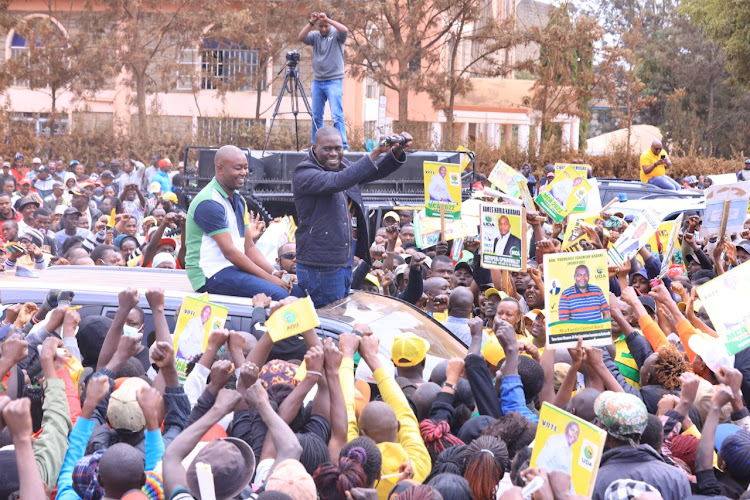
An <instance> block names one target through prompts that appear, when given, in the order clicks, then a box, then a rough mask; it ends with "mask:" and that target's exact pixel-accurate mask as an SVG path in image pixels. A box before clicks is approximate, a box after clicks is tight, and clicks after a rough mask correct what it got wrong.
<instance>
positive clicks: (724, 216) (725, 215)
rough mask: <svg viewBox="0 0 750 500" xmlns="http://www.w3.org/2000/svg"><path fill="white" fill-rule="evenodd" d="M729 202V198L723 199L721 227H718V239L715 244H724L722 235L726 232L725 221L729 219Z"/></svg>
mask: <svg viewBox="0 0 750 500" xmlns="http://www.w3.org/2000/svg"><path fill="white" fill-rule="evenodd" d="M729 204H730V200H724V209H723V211H722V212H721V227H720V228H719V240H718V242H717V245H723V244H724V235H725V233H726V232H727V222H728V221H729Z"/></svg>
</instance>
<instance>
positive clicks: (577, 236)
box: [562, 213, 604, 252]
mask: <svg viewBox="0 0 750 500" xmlns="http://www.w3.org/2000/svg"><path fill="white" fill-rule="evenodd" d="M584 227H589V228H592V229H596V228H597V227H604V218H603V217H602V216H601V215H599V214H598V213H594V214H592V213H587V214H571V215H570V216H568V226H567V227H566V228H565V235H564V236H563V242H562V251H563V252H580V251H582V250H584V248H583V245H582V242H583V241H584V240H585V241H589V237H588V236H587V235H586V232H585V231H584V230H583V229H584Z"/></svg>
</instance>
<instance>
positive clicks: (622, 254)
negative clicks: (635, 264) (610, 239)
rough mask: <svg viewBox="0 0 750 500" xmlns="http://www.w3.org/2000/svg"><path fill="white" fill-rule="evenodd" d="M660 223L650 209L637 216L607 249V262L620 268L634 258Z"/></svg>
mask: <svg viewBox="0 0 750 500" xmlns="http://www.w3.org/2000/svg"><path fill="white" fill-rule="evenodd" d="M660 222H661V220H660V219H659V216H658V215H656V212H654V211H653V210H651V209H646V210H644V211H643V212H641V213H640V214H638V216H637V217H636V218H635V220H634V221H633V223H632V224H630V225H629V226H628V228H627V229H626V230H625V232H624V233H622V236H620V237H619V238H617V241H615V244H614V245H612V248H610V249H609V260H610V261H611V262H612V264H614V265H615V266H621V265H622V264H623V262H625V261H626V260H628V259H632V258H633V257H635V254H637V253H638V250H640V249H641V248H642V247H643V246H645V245H646V243H647V242H648V240H649V238H650V237H651V236H652V235H653V234H654V233H655V232H656V231H657V230H658V229H659V223H660ZM652 251H653V249H652Z"/></svg>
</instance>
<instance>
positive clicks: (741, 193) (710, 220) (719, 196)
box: [700, 181, 750, 238]
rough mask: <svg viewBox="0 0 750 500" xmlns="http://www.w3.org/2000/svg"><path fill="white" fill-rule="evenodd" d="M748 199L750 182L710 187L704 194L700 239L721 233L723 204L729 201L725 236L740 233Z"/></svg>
mask: <svg viewBox="0 0 750 500" xmlns="http://www.w3.org/2000/svg"><path fill="white" fill-rule="evenodd" d="M749 198H750V181H745V182H737V183H735V184H728V185H727V184H725V185H722V186H711V187H710V188H708V193H707V194H706V210H705V211H704V212H703V224H702V225H701V229H700V236H701V238H710V237H712V236H718V235H719V232H720V231H721V219H722V216H723V214H724V202H725V201H727V200H729V214H728V217H727V228H726V231H725V234H726V235H727V236H730V235H732V234H739V233H741V232H742V229H743V225H744V223H745V217H746V214H747V207H748V199H749Z"/></svg>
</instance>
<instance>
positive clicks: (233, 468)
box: [110, 391, 255, 498]
mask: <svg viewBox="0 0 750 500" xmlns="http://www.w3.org/2000/svg"><path fill="white" fill-rule="evenodd" d="M115 392H116V391H115ZM112 395H114V393H112ZM110 404H111V403H110ZM199 463H202V464H208V465H210V466H211V473H212V474H213V477H214V491H215V493H216V498H234V497H236V496H237V495H239V494H240V492H241V491H242V490H244V489H245V487H246V486H247V485H248V484H249V483H250V480H251V479H252V477H253V473H254V472H255V454H254V453H253V449H252V448H250V445H249V444H247V443H246V442H245V441H243V440H242V439H237V438H231V437H228V438H224V439H215V440H214V441H211V442H210V443H208V444H207V445H206V446H205V447H204V448H203V449H202V450H201V451H200V452H198V454H197V455H196V456H195V459H193V462H192V463H191V464H190V467H188V468H187V471H186V473H185V479H186V480H187V484H188V489H189V490H190V493H192V494H193V495H197V494H199V493H200V488H199V486H198V474H197V472H196V466H197V464H199Z"/></svg>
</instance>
